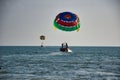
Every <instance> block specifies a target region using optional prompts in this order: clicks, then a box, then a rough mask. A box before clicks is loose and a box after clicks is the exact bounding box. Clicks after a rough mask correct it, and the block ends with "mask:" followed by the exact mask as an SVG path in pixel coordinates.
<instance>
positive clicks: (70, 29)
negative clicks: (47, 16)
mask: <svg viewBox="0 0 120 80" xmlns="http://www.w3.org/2000/svg"><path fill="white" fill-rule="evenodd" d="M54 26H55V27H56V28H58V29H60V30H63V31H74V30H76V29H79V28H80V24H78V25H76V26H72V27H65V26H61V25H59V24H57V23H56V22H55V21H54Z"/></svg>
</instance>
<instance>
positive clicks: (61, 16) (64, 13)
mask: <svg viewBox="0 0 120 80" xmlns="http://www.w3.org/2000/svg"><path fill="white" fill-rule="evenodd" d="M67 15H69V18H66V17H65V16H67ZM59 18H60V20H63V21H75V20H76V19H77V16H76V15H75V14H73V13H71V12H63V13H60V14H59Z"/></svg>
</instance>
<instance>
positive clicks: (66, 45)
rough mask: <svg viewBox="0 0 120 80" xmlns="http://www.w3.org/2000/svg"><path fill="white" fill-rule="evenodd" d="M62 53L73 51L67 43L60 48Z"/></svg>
mask: <svg viewBox="0 0 120 80" xmlns="http://www.w3.org/2000/svg"><path fill="white" fill-rule="evenodd" d="M60 51H62V52H72V50H70V48H69V47H68V44H67V43H62V47H61V48H60Z"/></svg>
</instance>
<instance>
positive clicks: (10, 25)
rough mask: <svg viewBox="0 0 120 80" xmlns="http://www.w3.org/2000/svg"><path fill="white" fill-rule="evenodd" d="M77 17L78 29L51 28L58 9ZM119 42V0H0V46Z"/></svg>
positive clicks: (109, 44) (76, 44)
mask: <svg viewBox="0 0 120 80" xmlns="http://www.w3.org/2000/svg"><path fill="white" fill-rule="evenodd" d="M65 11H69V12H73V13H75V14H77V15H78V16H79V18H80V25H81V28H80V31H79V32H77V31H72V32H65V31H61V30H59V29H57V30H54V29H53V21H54V19H55V17H56V15H57V14H59V13H60V12H65ZM40 35H45V36H46V40H44V41H43V42H44V45H46V46H60V45H61V43H62V42H67V43H68V45H69V46H120V1H119V0H0V46H39V45H40V44H41V42H42V41H41V40H40V38H39V37H40Z"/></svg>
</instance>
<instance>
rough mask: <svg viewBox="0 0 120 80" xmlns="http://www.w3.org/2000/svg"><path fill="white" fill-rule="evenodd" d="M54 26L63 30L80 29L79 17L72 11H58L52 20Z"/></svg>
mask: <svg viewBox="0 0 120 80" xmlns="http://www.w3.org/2000/svg"><path fill="white" fill-rule="evenodd" d="M54 28H55V29H56V28H58V29H60V30H63V31H74V30H77V31H79V30H80V20H79V17H78V16H77V15H76V14H74V13H72V12H62V13H59V14H58V15H57V16H56V18H55V20H54Z"/></svg>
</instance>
